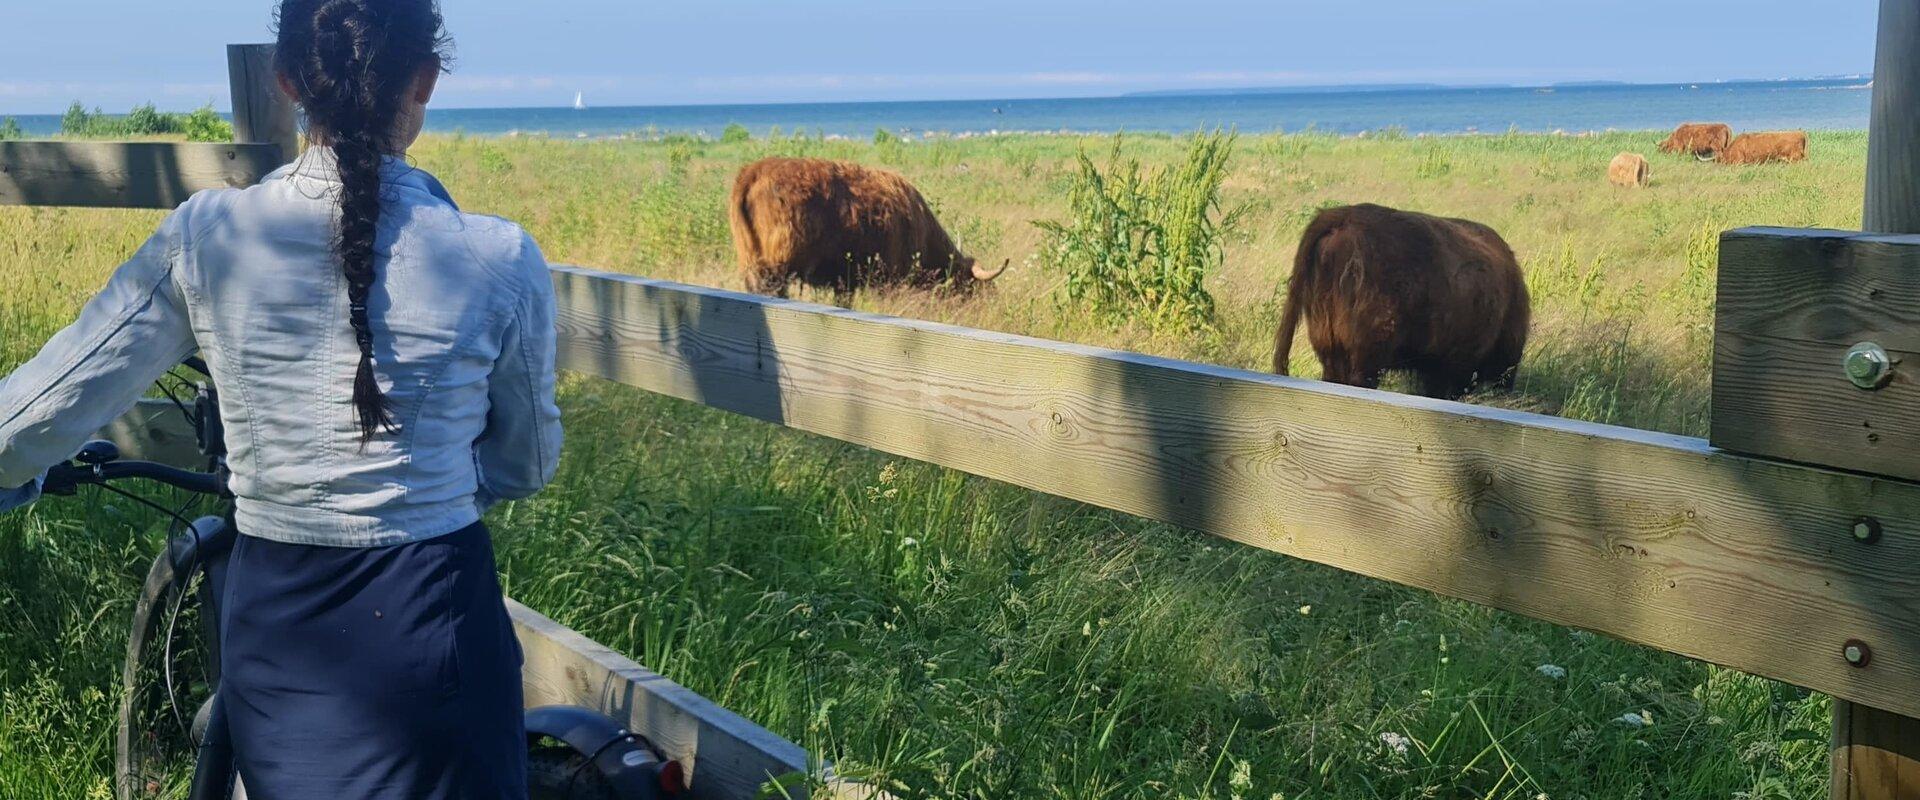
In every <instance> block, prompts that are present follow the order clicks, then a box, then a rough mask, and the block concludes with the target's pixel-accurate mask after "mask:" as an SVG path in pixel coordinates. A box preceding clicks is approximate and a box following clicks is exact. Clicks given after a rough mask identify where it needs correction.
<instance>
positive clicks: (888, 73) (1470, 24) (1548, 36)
mask: <svg viewBox="0 0 1920 800" xmlns="http://www.w3.org/2000/svg"><path fill="white" fill-rule="evenodd" d="M443 2H444V8H445V13H446V16H447V22H448V27H449V28H450V30H451V31H452V33H453V34H454V37H455V39H456V41H457V45H458V51H459V62H458V63H457V65H456V67H457V68H456V72H455V74H454V75H453V76H452V77H451V78H449V79H448V80H447V81H446V83H445V84H444V87H443V91H442V94H441V96H440V99H439V102H438V105H441V106H443V107H474V106H555V105H564V104H567V103H570V102H571V101H572V98H573V93H574V92H575V91H582V92H585V93H586V94H587V97H588V101H589V102H590V103H592V104H594V105H598V106H609V105H628V104H633V105H655V104H687V103H743V102H744V103H756V102H818V101H834V100H902V99H949V98H1018V97H1067V96H1086V95H1109V94H1117V93H1122V92H1128V91H1137V90H1151V89H1181V88H1218V87H1230V86H1275V85H1290V84H1335V83H1378V82H1388V83H1404V82H1434V83H1547V82H1556V81H1572V80H1624V81H1703V80H1718V79H1734V78H1755V77H1757V78H1771V77H1787V76H1794V77H1798V76H1810V75H1825V74H1853V73H1865V72H1868V71H1870V70H1871V68H1872V56H1873V52H1872V51H1873V29H1874V22H1875V16H1876V9H1877V6H1878V3H1877V2H1873V0H1821V2H1815V3H1808V2H1804V0H1666V1H1665V2H1661V1H1660V0H1587V1H1586V2H1571V1H1570V0H1264V1H1257V0H1186V1H1185V2H1178V3H1175V2H1154V3H1148V2H1137V1H1136V0H1105V1H1104V2H1101V1H1099V0H969V1H968V2H964V3H959V2H947V3H929V2H919V1H918V0H805V1H801V0H787V1H786V2H775V1H774V0H684V1H683V2H676V3H660V2H645V1H636V0H541V1H540V2H532V1H530V0H443ZM270 9H271V3H270V2H265V1H264V0H185V1H184V2H181V1H178V0H176V1H175V2H158V1H156V0H62V1H59V2H54V1H50V0H0V19H5V20H6V25H7V28H8V30H7V31H6V32H5V34H4V38H5V40H6V41H5V42H4V45H3V46H0V113H6V112H11V113H53V112H58V111H59V110H61V109H63V108H65V106H66V105H67V103H68V102H69V101H71V100H74V99H81V100H84V101H86V102H87V103H88V104H89V105H101V106H104V107H106V108H108V109H110V110H122V109H125V108H127V107H130V106H131V105H133V104H134V103H137V102H141V101H145V100H152V101H154V102H156V103H158V104H160V105H161V106H162V107H164V108H190V107H193V106H198V105H200V104H203V103H206V102H208V101H213V102H214V104H215V105H216V106H217V107H220V108H222V109H224V108H225V107H226V105H227V100H226V95H227V88H226V82H225V81H226V76H225V69H226V67H225V56H224V51H223V49H222V46H223V45H224V44H226V43H228V42H246V41H265V40H267V39H268V38H269V34H268V30H267V21H268V19H269V18H270ZM1816 9H1817V10H1816Z"/></svg>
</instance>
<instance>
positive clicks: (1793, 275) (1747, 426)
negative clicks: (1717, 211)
mask: <svg viewBox="0 0 1920 800" xmlns="http://www.w3.org/2000/svg"><path fill="white" fill-rule="evenodd" d="M1715 328H1716V330H1715V334H1716V335H1715V342H1714V366H1713V425H1712V434H1711V437H1710V438H1711V440H1712V442H1713V443H1714V444H1715V445H1717V446H1720V447H1725V448H1728V449H1731V450H1738V451H1741V452H1746V453H1754V454H1757V455H1764V456H1769V457H1772V458H1781V459H1787V460H1791V461H1799V462H1805V463H1810V464H1820V465H1823V466H1830V467H1839V468H1841V469H1851V470H1859V471H1862V472H1871V473H1875V474H1881V475H1891V476H1894V477H1900V478H1906V479H1909V480H1920V459H1916V458H1914V457H1913V455H1912V454H1913V453H1915V452H1920V450H1916V446H1920V382H1916V381H1914V380H1913V378H1912V376H1911V375H1909V374H1907V372H1908V371H1910V370H1912V369H1916V368H1920V361H1916V360H1914V358H1913V354H1915V353H1920V236H1885V235H1866V234H1859V233H1847V232H1841V231H1799V230H1782V229H1761V228H1755V229H1746V230H1740V231H1733V232H1730V233H1728V234H1727V235H1726V236H1725V237H1724V238H1723V239H1722V241H1721V259H1720V294H1719V302H1718V313H1717V320H1716V326H1715ZM1860 342H1874V343H1877V344H1879V345H1881V346H1882V347H1883V348H1884V349H1885V350H1886V351H1888V352H1889V354H1890V355H1891V356H1892V357H1893V358H1894V359H1895V360H1896V365H1895V366H1894V368H1893V377H1892V379H1891V380H1890V381H1889V382H1887V383H1886V385H1884V386H1881V387H1880V388H1877V389H1862V388H1860V387H1858V386H1855V385H1854V384H1853V383H1852V382H1850V381H1849V380H1848V379H1847V376H1846V373H1845V371H1844V368H1843V367H1844V362H1845V359H1846V355H1847V351H1848V350H1849V349H1850V348H1852V347H1853V346H1854V345H1855V344H1856V343H1860ZM1902 360H1904V361H1906V362H1907V364H1906V365H1904V366H1901V365H1899V364H1898V362H1899V361H1902Z"/></svg>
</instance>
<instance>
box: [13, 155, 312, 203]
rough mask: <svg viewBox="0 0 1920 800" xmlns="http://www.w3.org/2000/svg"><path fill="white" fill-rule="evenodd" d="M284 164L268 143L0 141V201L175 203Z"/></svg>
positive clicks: (248, 181) (247, 181) (242, 182)
mask: <svg viewBox="0 0 1920 800" xmlns="http://www.w3.org/2000/svg"><path fill="white" fill-rule="evenodd" d="M279 166H280V146H279V145H271V144H198V143H182V142H135V143H114V142H0V205H29V206H91V207H97V208H173V207H175V206H178V205H180V204H181V203H183V202H185V201H186V199H187V198H188V197H190V196H192V195H193V193H194V192H197V191H200V190H202V189H218V188H224V187H229V186H251V185H253V184H255V183H258V182H259V181H260V179H261V178H262V177H265V176H266V175H267V173H269V172H272V171H273V170H275V169H277V168H279Z"/></svg>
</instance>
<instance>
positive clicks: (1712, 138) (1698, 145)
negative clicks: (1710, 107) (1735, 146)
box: [1660, 122, 1733, 159]
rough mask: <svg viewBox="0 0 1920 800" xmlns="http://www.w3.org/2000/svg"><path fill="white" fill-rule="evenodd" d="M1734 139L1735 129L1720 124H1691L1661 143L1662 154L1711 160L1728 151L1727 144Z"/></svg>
mask: <svg viewBox="0 0 1920 800" xmlns="http://www.w3.org/2000/svg"><path fill="white" fill-rule="evenodd" d="M1732 139H1733V129H1732V128H1729V127H1727V126H1725V125H1722V124H1720V123H1718V122H1689V123H1686V124H1684V125H1681V126H1680V127H1678V128H1675V129H1674V130H1673V135H1671V136H1668V137H1667V140H1666V141H1664V142H1661V143H1660V152H1662V153H1690V154H1692V155H1693V156H1694V157H1696V158H1705V159H1711V158H1716V157H1718V156H1719V155H1720V151H1722V150H1725V149H1727V143H1728V142H1729V141H1732Z"/></svg>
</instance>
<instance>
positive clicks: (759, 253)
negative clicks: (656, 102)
mask: <svg viewBox="0 0 1920 800" xmlns="http://www.w3.org/2000/svg"><path fill="white" fill-rule="evenodd" d="M728 211H729V213H730V215H731V217H732V224H733V247H734V252H735V254H736V255H737V256H738V257H739V262H740V273H741V276H742V277H743V278H744V279H745V281H746V285H747V289H748V290H749V291H753V292H758V293H760V294H770V295H777V296H780V297H785V296H787V291H788V289H789V287H790V286H791V284H792V283H793V282H795V281H798V282H800V283H804V284H807V285H809V286H815V287H831V288H832V289H833V292H834V297H835V300H836V302H839V303H840V304H842V305H846V304H847V303H848V302H849V301H850V300H851V299H852V296H853V291H854V289H856V288H859V287H863V286H914V287H921V288H931V287H934V286H938V285H942V284H951V285H953V286H955V287H957V288H962V289H965V288H971V287H972V286H974V285H975V284H976V283H979V282H986V281H991V280H993V279H994V278H996V277H999V275H1000V273H1001V272H1002V271H1004V270H1005V269H1006V267H1005V266H1004V265H1002V266H1001V267H1000V268H999V269H982V268H980V267H979V266H978V265H976V264H975V263H974V260H973V259H972V258H969V257H967V256H965V255H963V254H961V253H960V251H959V250H958V249H957V248H956V247H955V246H954V243H953V239H952V238H951V237H949V236H947V232H946V230H945V229H944V228H942V227H940V222H939V220H936V219H934V216H933V210H932V209H931V208H929V207H928V205H927V201H926V198H924V197H922V196H921V195H920V192H919V190H917V189H915V188H913V185H912V184H910V183H908V182H907V180H906V179H905V178H902V177H900V176H899V175H896V174H894V173H891V172H886V171H883V170H877V169H868V168H866V167H862V166H860V165H858V164H848V163H843V162H837V161H822V160H819V159H794V158H769V159H765V160H762V161H757V162H754V163H752V164H749V165H747V167H746V168H745V169H742V170H740V175H739V177H737V178H736V179H735V180H734V184H733V197H732V202H731V203H730V204H729V206H728Z"/></svg>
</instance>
